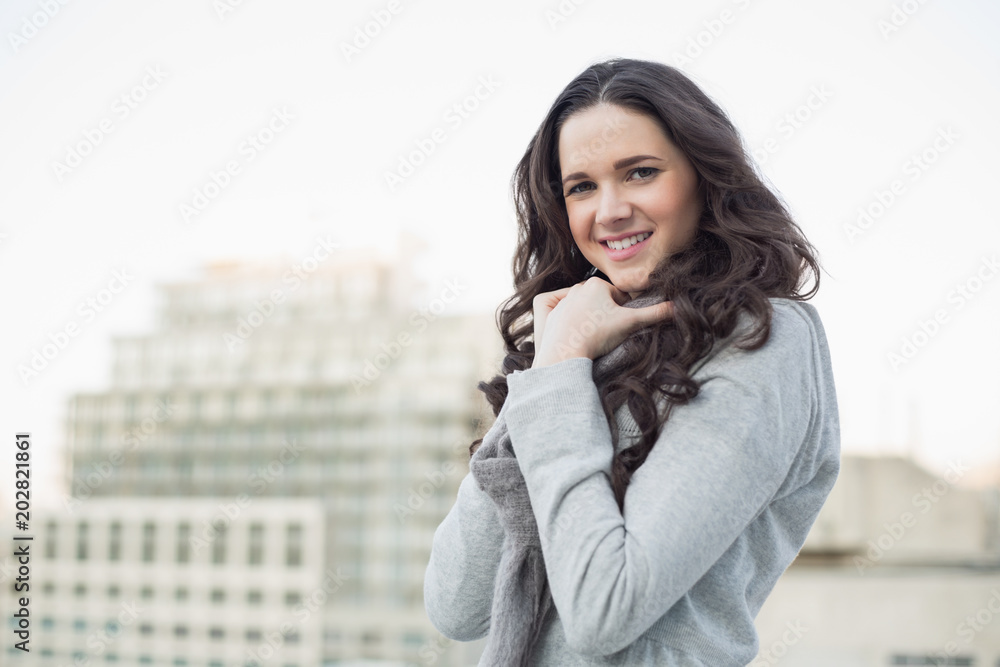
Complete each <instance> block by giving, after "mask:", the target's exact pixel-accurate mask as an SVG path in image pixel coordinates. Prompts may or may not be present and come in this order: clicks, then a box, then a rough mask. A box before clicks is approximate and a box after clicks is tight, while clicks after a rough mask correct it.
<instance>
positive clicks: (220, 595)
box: [212, 588, 226, 604]
mask: <svg viewBox="0 0 1000 667" xmlns="http://www.w3.org/2000/svg"><path fill="white" fill-rule="evenodd" d="M225 601H226V591H224V590H222V589H221V588H213V589H212V602H214V603H216V604H220V603H222V602H225Z"/></svg>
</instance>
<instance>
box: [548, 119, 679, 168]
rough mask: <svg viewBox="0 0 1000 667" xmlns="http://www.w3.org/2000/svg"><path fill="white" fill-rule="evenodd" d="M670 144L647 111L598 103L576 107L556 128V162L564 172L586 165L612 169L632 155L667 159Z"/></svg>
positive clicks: (671, 149)
mask: <svg viewBox="0 0 1000 667" xmlns="http://www.w3.org/2000/svg"><path fill="white" fill-rule="evenodd" d="M672 151H673V144H672V143H671V142H670V140H669V139H668V138H667V136H666V135H665V134H664V133H663V129H662V128H661V127H660V125H659V123H658V122H657V121H656V120H654V119H653V118H651V117H649V116H647V115H646V114H642V113H638V112H636V111H632V110H631V109H622V108H621V107H617V106H612V105H607V104H600V105H597V106H595V107H591V108H589V109H585V110H584V111H579V112H577V113H575V114H573V115H572V116H570V117H569V118H567V119H566V121H565V122H564V123H563V126H562V128H561V129H560V131H559V166H560V169H561V171H562V174H563V176H565V175H566V174H569V173H570V172H575V171H586V170H587V169H595V170H596V169H605V168H606V169H611V165H612V163H614V161H615V160H619V159H621V158H625V157H631V156H633V155H641V154H652V155H656V156H657V157H662V158H664V159H667V158H668V157H669V155H671V154H672Z"/></svg>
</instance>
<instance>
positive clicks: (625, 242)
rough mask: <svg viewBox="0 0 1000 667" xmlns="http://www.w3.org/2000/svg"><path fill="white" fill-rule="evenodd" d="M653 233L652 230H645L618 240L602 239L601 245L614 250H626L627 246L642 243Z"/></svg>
mask: <svg viewBox="0 0 1000 667" xmlns="http://www.w3.org/2000/svg"><path fill="white" fill-rule="evenodd" d="M652 235H653V233H652V232H643V233H641V234H635V235H633V236H629V237H628V238H624V239H620V240H618V241H601V245H603V246H604V247H605V248H611V249H612V250H625V249H626V248H631V247H632V246H634V245H636V244H638V243H642V242H643V241H645V240H646V239H648V238H649V237H650V236H652Z"/></svg>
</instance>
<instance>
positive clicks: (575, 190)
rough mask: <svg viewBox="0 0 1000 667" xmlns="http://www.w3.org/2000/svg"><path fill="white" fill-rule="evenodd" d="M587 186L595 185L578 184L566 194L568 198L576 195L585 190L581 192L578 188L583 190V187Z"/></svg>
mask: <svg viewBox="0 0 1000 667" xmlns="http://www.w3.org/2000/svg"><path fill="white" fill-rule="evenodd" d="M586 185H593V184H592V183H587V182H584V183H577V184H576V185H574V186H573V187H571V188H570V189H569V192H567V193H566V196H569V195H571V194H575V193H577V192H583V190H579V189H578V188H581V187H583V186H586Z"/></svg>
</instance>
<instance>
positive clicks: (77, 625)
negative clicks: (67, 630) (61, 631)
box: [73, 618, 87, 632]
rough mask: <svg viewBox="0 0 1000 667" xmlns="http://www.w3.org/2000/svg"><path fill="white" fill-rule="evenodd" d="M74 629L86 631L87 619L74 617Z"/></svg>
mask: <svg viewBox="0 0 1000 667" xmlns="http://www.w3.org/2000/svg"><path fill="white" fill-rule="evenodd" d="M73 630H75V631H76V632H86V631H87V621H85V620H83V619H82V618H77V619H73Z"/></svg>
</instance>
